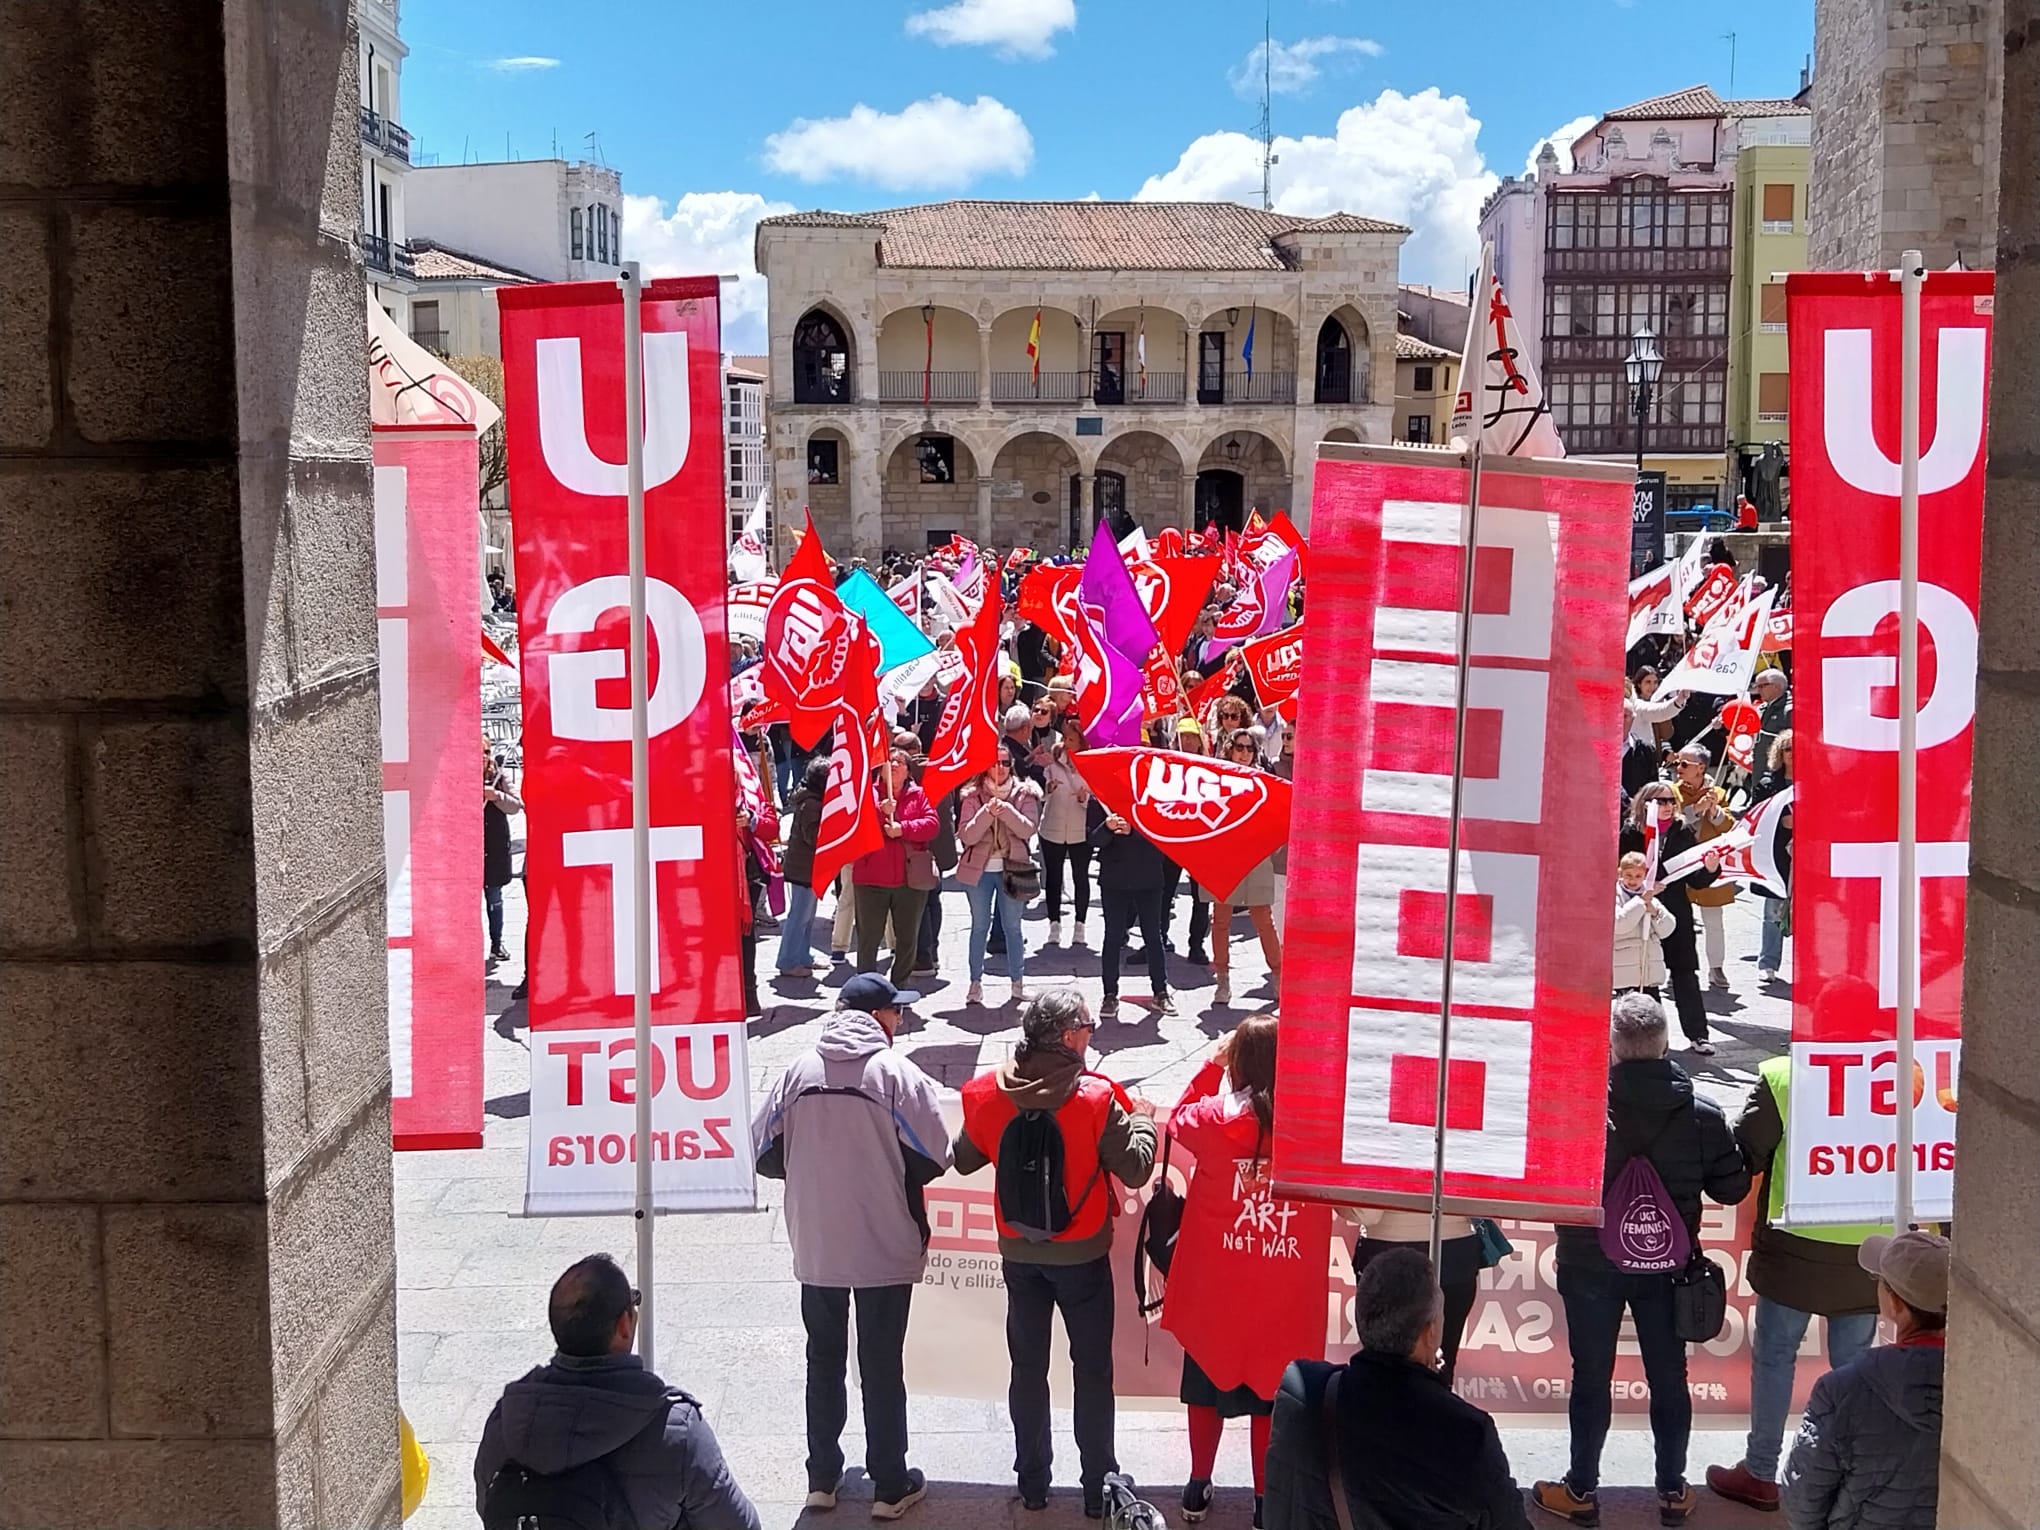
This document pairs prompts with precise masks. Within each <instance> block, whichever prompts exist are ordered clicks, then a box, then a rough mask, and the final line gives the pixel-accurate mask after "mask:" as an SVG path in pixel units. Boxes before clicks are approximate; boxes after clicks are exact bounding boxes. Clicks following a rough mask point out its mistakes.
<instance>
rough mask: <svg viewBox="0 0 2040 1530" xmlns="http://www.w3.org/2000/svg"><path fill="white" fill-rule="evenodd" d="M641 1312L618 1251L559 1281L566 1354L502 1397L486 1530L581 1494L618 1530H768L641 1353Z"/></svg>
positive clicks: (491, 1432) (480, 1477)
mask: <svg viewBox="0 0 2040 1530" xmlns="http://www.w3.org/2000/svg"><path fill="white" fill-rule="evenodd" d="M637 1308H638V1293H637V1292H636V1291H635V1290H633V1289H632V1287H631V1284H630V1281H629V1280H628V1279H627V1278H626V1277H625V1275H624V1273H623V1271H622V1270H621V1269H619V1268H618V1267H617V1264H616V1261H615V1260H614V1259H611V1258H610V1257H609V1256H608V1255H607V1254H590V1255H589V1256H588V1257H587V1258H586V1259H583V1260H581V1261H580V1262H579V1263H578V1264H576V1265H574V1266H572V1267H571V1268H570V1269H569V1270H568V1271H567V1272H566V1274H564V1275H562V1276H561V1277H560V1278H559V1279H558V1280H557V1281H555V1282H554V1283H553V1288H552V1299H551V1301H550V1302H548V1303H547V1306H546V1318H547V1320H548V1321H549V1322H550V1323H551V1325H552V1331H553V1341H554V1342H555V1343H556V1344H557V1345H558V1346H559V1349H558V1352H557V1353H556V1354H554V1356H553V1357H552V1360H551V1362H550V1363H549V1364H546V1365H541V1366H539V1367H538V1368H537V1369H536V1370H534V1371H531V1372H529V1373H528V1374H526V1375H525V1376H524V1377H523V1378H522V1379H520V1380H517V1381H513V1382H511V1383H510V1385H509V1386H507V1387H505V1388H504V1389H503V1396H502V1398H501V1399H500V1400H499V1401H498V1402H497V1404H496V1407H495V1411H494V1412H492V1413H491V1414H490V1415H489V1421H488V1423H486V1424H484V1425H483V1426H482V1443H481V1445H480V1446H479V1447H477V1449H476V1451H475V1508H476V1510H477V1512H478V1513H479V1514H480V1515H481V1517H482V1523H483V1525H484V1526H486V1527H487V1530H496V1527H497V1526H498V1525H511V1524H515V1523H516V1522H517V1519H518V1516H519V1514H520V1513H524V1512H533V1513H535V1512H536V1505H537V1504H538V1503H541V1502H558V1501H560V1500H562V1499H565V1500H568V1501H571V1500H573V1499H577V1498H578V1499H581V1500H582V1501H584V1502H588V1503H607V1504H610V1505H612V1506H613V1512H611V1513H610V1515H609V1519H608V1523H609V1524H611V1525H613V1526H617V1527H619V1530H621V1527H625V1526H628V1527H630V1530H759V1526H758V1515H757V1512H756V1511H755V1510H754V1509H753V1508H752V1507H751V1502H750V1500H749V1499H747V1498H746V1497H745V1496H744V1492H743V1489H741V1488H739V1487H738V1486H737V1484H736V1482H735V1480H734V1479H732V1478H731V1476H730V1471H729V1467H728V1466H727V1465H725V1464H724V1462H723V1457H722V1451H721V1449H720V1448H719V1447H718V1446H717V1445H716V1442H715V1434H714V1432H713V1431H712V1430H711V1429H710V1428H709V1427H708V1421H707V1420H706V1419H704V1418H703V1417H702V1416H701V1408H700V1405H699V1404H697V1403H696V1402H695V1401H694V1399H693V1398H691V1397H689V1396H688V1395H687V1394H686V1393H685V1392H683V1391H681V1390H680V1389H679V1388H678V1387H670V1386H668V1385H667V1384H666V1383H665V1382H664V1381H662V1380H660V1379H659V1377H658V1376H656V1375H654V1374H653V1373H652V1372H650V1371H648V1370H646V1369H645V1367H644V1362H643V1361H641V1360H640V1359H638V1357H637V1356H636V1355H634V1354H632V1353H631V1348H632V1346H633V1345H634V1344H635V1343H636V1342H637Z"/></svg>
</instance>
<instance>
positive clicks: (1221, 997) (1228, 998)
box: [1211, 972, 1232, 1004]
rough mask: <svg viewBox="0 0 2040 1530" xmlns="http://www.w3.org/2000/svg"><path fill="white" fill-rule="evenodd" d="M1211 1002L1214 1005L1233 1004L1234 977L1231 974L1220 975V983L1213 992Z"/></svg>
mask: <svg viewBox="0 0 2040 1530" xmlns="http://www.w3.org/2000/svg"><path fill="white" fill-rule="evenodd" d="M1211 1002H1212V1003H1214V1004H1230V1003H1232V976H1231V974H1230V973H1225V972H1221V973H1220V974H1219V975H1218V982H1217V983H1216V984H1215V985H1214V986H1213V988H1212V990H1211Z"/></svg>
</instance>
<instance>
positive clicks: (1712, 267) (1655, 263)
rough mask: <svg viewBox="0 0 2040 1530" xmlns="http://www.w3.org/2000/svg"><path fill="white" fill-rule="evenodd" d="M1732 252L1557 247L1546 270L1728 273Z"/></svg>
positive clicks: (1546, 256)
mask: <svg viewBox="0 0 2040 1530" xmlns="http://www.w3.org/2000/svg"><path fill="white" fill-rule="evenodd" d="M1729 269H1730V268H1729V252H1728V250H1727V249H1725V248H1721V249H1717V248H1713V247H1708V246H1702V247H1700V248H1698V249H1676V250H1674V249H1646V250H1623V249H1614V250H1601V249H1593V250H1580V249H1571V250H1555V249H1550V248H1547V249H1546V250H1545V252H1544V274H1545V276H1546V278H1547V279H1548V278H1550V277H1554V276H1726V275H1728V274H1729Z"/></svg>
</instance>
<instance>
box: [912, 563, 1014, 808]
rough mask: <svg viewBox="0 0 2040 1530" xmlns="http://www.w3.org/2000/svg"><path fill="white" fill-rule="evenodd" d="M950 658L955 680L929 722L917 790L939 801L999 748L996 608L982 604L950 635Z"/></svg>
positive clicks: (989, 761)
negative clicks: (931, 734)
mask: <svg viewBox="0 0 2040 1530" xmlns="http://www.w3.org/2000/svg"><path fill="white" fill-rule="evenodd" d="M941 651H942V652H944V653H948V654H954V655H955V656H956V662H957V664H958V666H959V667H960V668H961V671H962V674H961V677H960V678H959V679H958V680H957V681H956V682H955V683H953V684H951V685H950V688H949V695H948V696H947V697H946V698H945V699H944V701H943V703H942V716H941V717H940V719H938V720H937V722H936V724H935V741H934V742H933V743H932V744H930V745H929V747H928V761H927V763H926V764H925V765H924V766H923V767H922V769H921V790H922V791H923V792H925V793H926V794H927V797H928V800H929V801H930V802H939V801H940V800H941V799H942V798H944V797H946V796H947V795H948V794H949V793H950V792H951V791H952V790H954V789H955V788H956V787H959V786H961V785H962V784H963V783H964V782H966V781H968V780H969V779H970V778H971V777H972V776H974V775H976V774H977V773H978V772H979V771H981V770H989V769H990V768H991V764H992V761H993V760H995V759H997V758H998V754H999V750H1000V749H1001V748H1003V747H1004V746H1003V745H1002V744H1001V743H1000V742H999V718H998V708H999V608H998V606H997V605H996V604H994V603H993V602H991V601H986V602H985V603H984V604H983V605H982V606H980V607H979V608H978V613H977V616H976V618H975V619H974V620H973V621H972V622H971V624H970V625H969V626H967V627H965V628H963V629H962V630H961V631H959V632H958V633H957V634H956V647H955V648H953V649H943V650H941Z"/></svg>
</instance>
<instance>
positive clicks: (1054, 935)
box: [1048, 919, 1062, 946]
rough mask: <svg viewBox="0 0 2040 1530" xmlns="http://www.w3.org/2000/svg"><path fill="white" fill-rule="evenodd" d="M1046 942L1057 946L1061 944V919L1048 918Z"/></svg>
mask: <svg viewBox="0 0 2040 1530" xmlns="http://www.w3.org/2000/svg"><path fill="white" fill-rule="evenodd" d="M1048 943H1049V944H1050V945H1052V946H1059V945H1061V944H1062V921H1061V920H1060V919H1051V920H1049V922H1048Z"/></svg>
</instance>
